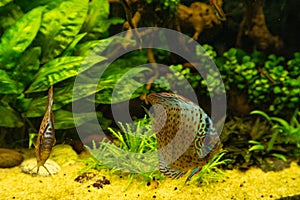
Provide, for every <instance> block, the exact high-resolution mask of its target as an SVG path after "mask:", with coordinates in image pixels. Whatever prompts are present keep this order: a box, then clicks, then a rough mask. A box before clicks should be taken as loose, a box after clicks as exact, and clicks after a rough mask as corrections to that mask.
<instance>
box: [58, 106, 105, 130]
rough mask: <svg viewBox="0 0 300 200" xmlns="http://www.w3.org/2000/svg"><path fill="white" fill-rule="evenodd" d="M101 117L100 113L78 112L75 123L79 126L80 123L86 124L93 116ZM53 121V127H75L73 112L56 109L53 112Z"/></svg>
mask: <svg viewBox="0 0 300 200" xmlns="http://www.w3.org/2000/svg"><path fill="white" fill-rule="evenodd" d="M95 115H96V117H97V119H98V118H100V119H103V117H102V115H101V113H95V112H88V113H80V114H77V115H76V125H77V126H81V125H82V124H86V123H88V122H89V121H91V120H93V119H94V117H95ZM54 123H55V129H70V128H74V127H75V123H74V118H73V113H72V112H71V111H67V110H62V109H60V110H58V111H56V112H54Z"/></svg>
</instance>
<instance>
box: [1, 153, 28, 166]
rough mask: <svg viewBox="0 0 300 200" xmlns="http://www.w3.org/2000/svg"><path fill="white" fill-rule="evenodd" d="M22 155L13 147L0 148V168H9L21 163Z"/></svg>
mask: <svg viewBox="0 0 300 200" xmlns="http://www.w3.org/2000/svg"><path fill="white" fill-rule="evenodd" d="M23 159H24V157H23V155H22V154H21V153H19V152H18V151H16V150H13V149H7V148H0V168H10V167H15V166H18V165H20V164H21V163H22V161H23Z"/></svg>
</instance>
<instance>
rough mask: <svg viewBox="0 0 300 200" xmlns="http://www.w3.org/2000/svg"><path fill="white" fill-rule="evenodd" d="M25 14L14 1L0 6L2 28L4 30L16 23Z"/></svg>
mask: <svg viewBox="0 0 300 200" xmlns="http://www.w3.org/2000/svg"><path fill="white" fill-rule="evenodd" d="M23 15H24V13H23V11H22V9H21V8H20V7H19V6H18V5H16V4H14V3H9V4H6V5H5V6H3V7H0V28H1V29H2V30H5V29H7V28H8V27H10V26H12V25H13V24H14V23H16V21H17V20H18V19H20V18H21V17H22V16H23Z"/></svg>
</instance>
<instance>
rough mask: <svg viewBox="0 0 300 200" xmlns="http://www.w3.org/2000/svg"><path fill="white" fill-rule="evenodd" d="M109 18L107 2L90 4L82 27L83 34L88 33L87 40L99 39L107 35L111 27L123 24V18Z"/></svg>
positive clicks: (101, 0) (92, 2)
mask: <svg viewBox="0 0 300 200" xmlns="http://www.w3.org/2000/svg"><path fill="white" fill-rule="evenodd" d="M108 17H109V2H108V1H107V0H98V1H91V2H89V9H88V15H87V17H86V19H85V22H84V24H83V25H82V28H81V32H87V33H88V34H87V36H86V37H85V39H86V40H95V39H98V38H99V37H100V36H101V34H103V33H105V32H106V31H107V30H108V28H109V27H110V25H112V24H120V23H123V22H124V20H123V19H121V18H112V19H108Z"/></svg>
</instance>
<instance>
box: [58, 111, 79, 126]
mask: <svg viewBox="0 0 300 200" xmlns="http://www.w3.org/2000/svg"><path fill="white" fill-rule="evenodd" d="M54 121H55V123H54V126H55V129H58V130H59V129H69V128H74V127H75V124H74V119H73V114H72V112H70V111H67V110H61V109H60V110H58V111H56V112H54Z"/></svg>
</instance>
